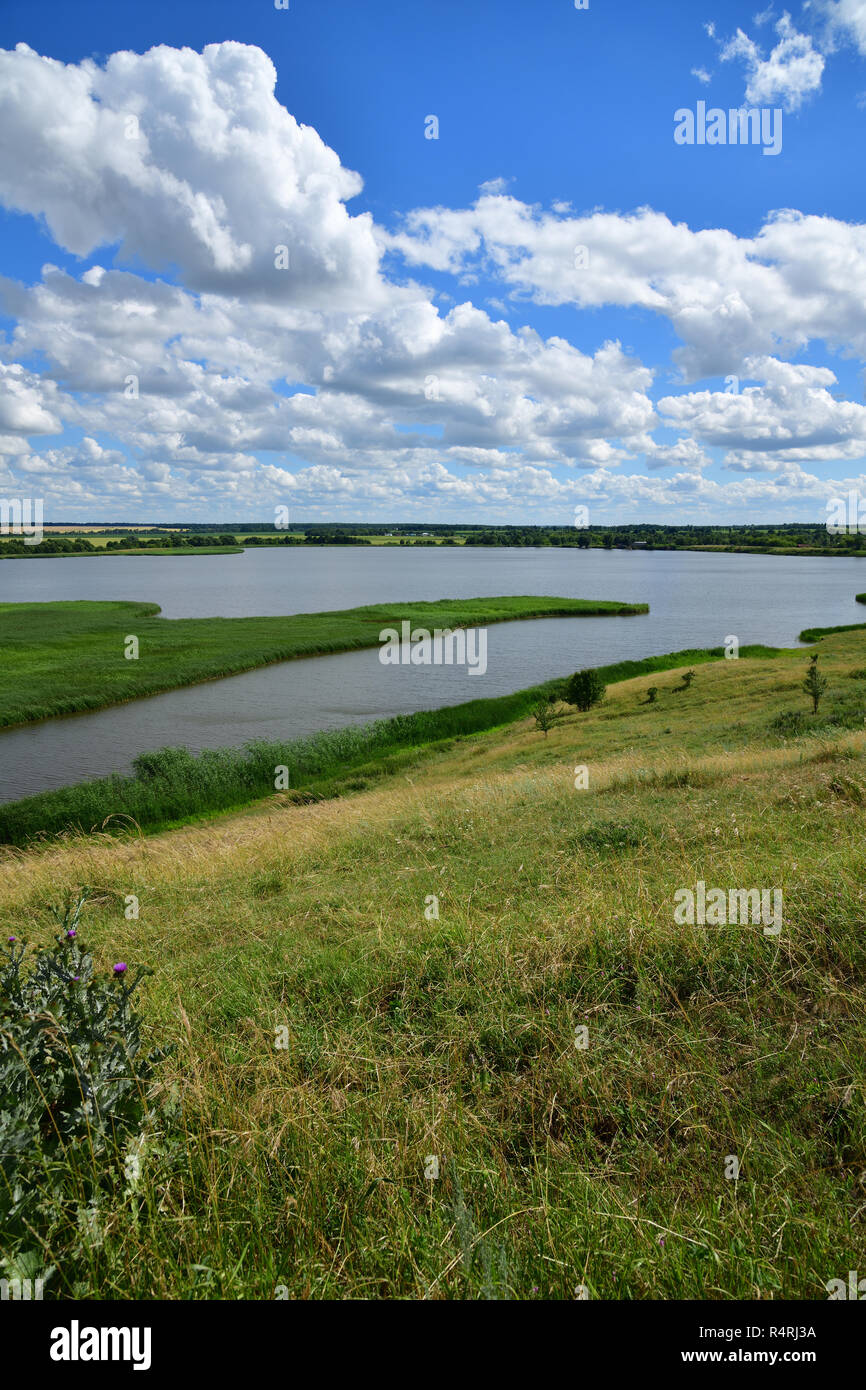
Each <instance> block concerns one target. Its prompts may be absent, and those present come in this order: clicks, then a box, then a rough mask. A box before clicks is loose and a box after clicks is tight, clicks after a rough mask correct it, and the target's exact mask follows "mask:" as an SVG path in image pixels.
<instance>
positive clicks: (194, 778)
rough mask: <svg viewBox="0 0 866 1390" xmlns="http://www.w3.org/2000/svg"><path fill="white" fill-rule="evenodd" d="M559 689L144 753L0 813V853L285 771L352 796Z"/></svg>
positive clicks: (680, 658) (296, 782)
mask: <svg viewBox="0 0 866 1390" xmlns="http://www.w3.org/2000/svg"><path fill="white" fill-rule="evenodd" d="M773 651H774V649H772V648H766V647H760V646H754V647H743V648H741V651H740V655H741V656H743V657H749V656H752V657H759V656H765V655H769V654H771V653H772V652H773ZM722 655H723V649H722V648H708V649H689V650H685V651H681V652H670V653H668V654H666V655H663V656H649V657H645V658H644V659H643V660H641V661H620V662H615V663H613V664H612V665H608V666H602V667H599V668H598V669H599V670H600V672H601V674H602V676H603V678H604V679H605V681H607V682H609V683H615V682H617V681H623V680H629V679H631V678H633V677H635V676H640V675H648V674H650V673H652V672H655V671H662V670H671V669H674V668H676V667H678V666H691V665H695V664H699V663H701V662H708V661H714V660H718V659H719V657H721V656H722ZM564 684H565V682H564V681H563V680H552V681H546V682H545V683H544V684H542V685H537V686H531V687H530V688H529V689H526V690H518V691H516V692H514V694H511V695H502V696H498V697H495V698H491V699H486V700H470V701H468V702H466V703H464V704H460V705H447V706H445V707H444V708H442V709H437V710H423V711H419V712H418V713H415V714H408V715H402V714H401V715H397V716H396V717H395V718H393V719H380V720H376V721H375V722H373V723H370V724H365V725H361V726H348V727H346V728H343V729H336V730H332V731H327V732H323V733H319V734H314V735H313V736H312V737H310V738H305V739H296V740H292V741H290V742H285V743H270V742H266V741H264V740H259V741H256V742H254V743H249V744H246V745H245V746H244V747H243V748H219V749H213V750H206V751H205V752H203V753H199V754H198V755H195V754H192V753H190V752H188V750H187V749H185V748H163V749H159V750H157V751H156V752H152V753H143V754H141V755H140V756H139V757H138V758H136V759H135V761H134V763H133V774H132V775H131V776H128V777H124V776H120V775H118V774H115V775H113V776H110V777H102V778H98V779H96V780H94V781H91V782H83V783H79V784H78V785H76V786H72V787H62V788H59V789H57V790H54V791H47V792H40V793H39V794H38V795H36V796H30V797H26V798H23V799H22V800H19V801H13V802H7V803H6V804H5V805H0V844H9V845H25V844H28V843H29V842H30V841H32V840H34V839H36V838H38V837H40V836H46V835H55V834H58V833H60V832H64V831H70V830H72V831H85V832H88V831H91V830H109V831H116V832H124V831H126V830H127V829H128V828H129V826H130V823H131V822H134V824H135V825H136V826H137V827H138V828H139V829H141V830H147V831H152V830H156V829H159V828H161V827H163V826H166V825H171V824H176V823H177V822H179V821H183V820H186V819H189V818H191V817H194V816H199V815H202V814H205V813H209V812H217V811H225V810H229V809H231V808H233V807H238V806H242V805H244V804H246V803H248V802H251V801H255V800H257V799H258V798H260V797H264V796H269V795H272V794H273V793H274V789H275V784H276V783H275V771H276V769H277V768H278V767H285V768H287V769H288V785H289V789H290V790H291V791H293V792H300V791H303V789H305V788H306V789H309V790H310V791H311V792H314V793H317V794H327V793H329V792H331V791H333V790H335V789H338V788H339V786H340V785H346V782H347V778H348V785H349V787H350V788H352V787H353V786H354V788H357V787H358V786H359V785H363V783H359V782H358V781H357V780H355V781H354V783H353V782H352V780H351V778H350V777H349V774H351V773H352V772H355V773H358V772H363V773H365V774H367V775H372V776H377V775H382V774H383V773H384V772H387V771H388V769H389V766H390V765H391V761H392V759H393V757H394V755H397V754H399V753H400V752H401V751H403V750H407V749H417V748H419V747H421V746H431V745H436V744H440V743H442V742H446V741H448V740H451V739H455V738H462V737H466V736H468V735H470V734H475V733H480V732H482V731H485V730H489V729H494V728H496V727H498V726H500V725H506V724H511V723H513V722H515V721H516V720H519V719H524V718H526V717H527V716H528V715H529V714H530V713H531V712H532V710H533V708H534V706H536V705H537V703H538V701H539V700H543V699H548V698H549V697H550V696H557V695H560V694H561V692H562V689H563V686H564Z"/></svg>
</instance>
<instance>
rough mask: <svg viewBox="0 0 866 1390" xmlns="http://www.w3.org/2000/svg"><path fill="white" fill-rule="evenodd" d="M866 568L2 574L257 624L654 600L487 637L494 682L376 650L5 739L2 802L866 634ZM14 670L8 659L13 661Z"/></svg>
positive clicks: (133, 560)
mask: <svg viewBox="0 0 866 1390" xmlns="http://www.w3.org/2000/svg"><path fill="white" fill-rule="evenodd" d="M864 574H866V571H864V568H863V565H862V562H861V561H859V560H854V559H838V560H837V559H830V558H825V557H802V558H798V557H796V556H792V557H783V556H768V555H714V554H699V553H694V554H692V553H686V552H683V551H652V552H641V551H611V552H606V551H601V550H592V551H580V550H554V549H548V548H544V549H538V550H534V549H524V550H497V549H492V548H491V549H487V548H481V547H478V548H469V547H466V548H460V549H453V550H452V549H451V548H448V549H435V550H434V549H429V550H428V549H426V548H425V549H412V548H409V547H398V546H395V547H372V546H371V547H369V548H367V547H359V548H357V549H355V548H354V547H352V548H342V547H332V548H321V549H320V548H312V547H311V548H310V549H304V550H300V549H299V550H294V549H288V548H287V549H285V550H282V549H270V550H252V549H251V550H246V551H244V553H243V554H242V555H222V556H221V555H213V556H210V555H202V556H137V555H130V556H112V557H111V558H107V557H106V558H98V557H95V558H88V557H82V558H74V559H68V558H62V557H61V558H57V559H44V560H3V561H0V600H2V601H4V602H18V603H21V602H33V601H37V602H39V601H41V602H45V601H48V600H53V599H132V600H142V599H143V600H148V601H150V602H154V603H158V604H159V605H160V607H161V608H162V611H163V613H164V614H165V616H166V617H168V618H191V617H194V618H199V617H250V616H256V615H279V614H284V613H285V614H289V613H305V612H306V613H309V612H317V611H320V610H325V609H334V608H352V607H355V606H356V605H359V604H365V603H386V602H396V603H398V602H400V601H401V600H412V599H415V600H417V599H438V598H473V597H478V596H489V595H496V594H545V595H552V596H562V597H566V598H599V599H619V600H622V601H625V602H636V603H641V602H642V603H649V605H650V613H649V614H648V615H646V616H643V617H635V618H578V619H565V618H562V619H559V618H555V619H542V620H539V621H535V622H521V623H502V624H497V625H494V626H492V627H490V628H489V629H488V634H487V671H486V673H485V674H484V675H483V676H471V675H469V673H468V672H467V671H466V670H465V669H460V668H458V667H447V666H442V667H432V666H428V667H423V666H414V667H413V666H383V665H381V664H380V662H379V659H378V652H377V651H375V650H373V651H365V652H351V653H346V654H345V655H342V656H327V657H317V658H315V659H310V660H302V661H290V662H283V663H281V664H280V665H278V666H269V667H266V668H264V669H262V670H258V671H251V672H249V673H247V674H246V675H242V676H233V677H231V678H229V679H227V680H221V681H213V682H210V683H208V684H205V685H198V686H190V687H188V688H187V689H185V690H178V691H172V692H169V693H168V694H166V695H156V696H152V697H151V698H149V699H146V700H138V701H135V702H134V703H132V704H129V705H120V706H117V707H116V708H114V709H108V710H103V711H100V712H99V713H96V714H83V715H75V716H72V717H70V718H65V719H53V720H49V721H48V722H46V723H44V724H39V725H34V726H32V727H29V728H22V729H12V730H8V731H7V732H5V733H2V734H0V800H12V799H14V798H16V797H20V796H26V795H28V794H30V793H32V792H36V791H42V790H45V789H46V788H50V787H59V786H65V785H67V784H69V783H71V782H78V781H82V780H84V779H85V778H90V777H99V776H104V775H105V774H106V773H108V772H112V771H127V770H128V769H129V767H130V765H131V763H132V759H133V758H134V757H136V755H137V754H138V753H140V752H143V751H145V750H148V749H153V748H160V747H163V746H165V745H178V744H184V745H186V747H188V748H190V749H191V750H193V751H194V752H197V751H199V750H200V749H202V748H216V747H222V746H234V745H240V744H243V743H246V742H247V741H249V740H250V739H254V738H274V739H277V738H279V739H289V738H299V737H302V736H304V735H307V734H311V733H314V732H316V731H317V730H319V729H333V728H337V727H338V726H341V725H344V724H352V723H366V722H368V721H369V720H371V719H378V718H386V717H388V716H390V715H394V714H400V713H407V712H411V711H414V710H419V709H433V708H436V707H438V706H440V705H446V704H456V703H458V702H459V701H461V700H471V699H477V698H479V697H482V696H483V697H487V696H494V695H503V694H507V693H508V692H510V691H512V690H519V689H521V688H522V687H525V686H528V685H535V684H537V683H539V682H541V681H543V680H548V679H550V678H551V677H554V676H562V675H567V674H569V673H570V672H572V671H574V670H576V669H577V668H579V667H581V666H600V665H604V664H606V663H607V662H610V661H618V660H620V659H622V658H624V657H642V656H649V655H652V654H655V653H660V652H668V651H675V650H677V649H679V648H681V647H691V646H702V647H704V646H718V645H720V644H722V643H724V641H725V639H726V637H727V636H728V635H730V634H733V635H736V637H737V638H738V639H739V641H740V643H741V644H742V645H745V644H746V643H749V642H766V643H769V644H771V645H774V646H795V645H796V642H797V634H798V633H799V632H800V631H801V629H802V628H804V627H813V626H814V627H829V626H832V625H834V624H837V623H854V622H858V621H861V620H862V619H863V616H864V611H863V608H862V606H859V605H858V604H857V603H856V602H855V600H854V595H855V593H857V592H858V591H859V590H861V589H863V588H864V587H866V585H864V583H863V577H864ZM0 659H2V657H0Z"/></svg>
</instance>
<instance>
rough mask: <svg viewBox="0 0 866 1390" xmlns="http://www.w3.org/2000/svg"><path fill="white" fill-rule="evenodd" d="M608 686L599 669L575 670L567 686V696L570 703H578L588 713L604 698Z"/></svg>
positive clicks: (580, 708)
mask: <svg viewBox="0 0 866 1390" xmlns="http://www.w3.org/2000/svg"><path fill="white" fill-rule="evenodd" d="M606 690H607V686H606V685H605V683H604V681H603V680H602V678H601V676H600V675H599V673H598V671H593V670H592V669H590V670H587V671H575V673H574V675H573V676H572V677H571V679H570V680H569V682H568V684H567V686H566V687H565V698H566V700H567V701H568V703H569V704H570V705H577V708H578V709H579V710H583V712H584V713H586V711H587V710H589V709H592V707H593V705H597V704H600V702H601V701H602V700H603V699H604V696H605V692H606Z"/></svg>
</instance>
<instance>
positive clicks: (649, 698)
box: [646, 685, 659, 705]
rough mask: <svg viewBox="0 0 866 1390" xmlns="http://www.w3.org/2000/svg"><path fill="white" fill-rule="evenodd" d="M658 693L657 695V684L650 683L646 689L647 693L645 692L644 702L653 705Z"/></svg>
mask: <svg viewBox="0 0 866 1390" xmlns="http://www.w3.org/2000/svg"><path fill="white" fill-rule="evenodd" d="M658 695H659V688H658V686H657V685H651V686H650V687H649V689H648V690H647V693H646V702H647V704H648V705H654V704H655V702H656V700H657V699H658Z"/></svg>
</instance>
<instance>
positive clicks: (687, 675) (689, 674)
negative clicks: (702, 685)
mask: <svg viewBox="0 0 866 1390" xmlns="http://www.w3.org/2000/svg"><path fill="white" fill-rule="evenodd" d="M694 678H695V673H694V671H684V672H683V683H682V687H681V689H683V690H688V688H689V686H690V685H691V683H692V681H693V680H694Z"/></svg>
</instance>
